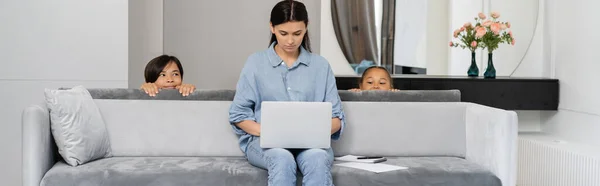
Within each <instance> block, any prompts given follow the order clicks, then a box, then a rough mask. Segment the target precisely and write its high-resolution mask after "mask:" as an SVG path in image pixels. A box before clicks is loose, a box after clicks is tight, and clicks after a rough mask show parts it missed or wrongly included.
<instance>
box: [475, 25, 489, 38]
mask: <svg viewBox="0 0 600 186" xmlns="http://www.w3.org/2000/svg"><path fill="white" fill-rule="evenodd" d="M485 32H486V30H485V28H483V27H477V29H476V30H475V37H476V38H481V37H483V36H484V35H485Z"/></svg>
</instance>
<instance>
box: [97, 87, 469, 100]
mask: <svg viewBox="0 0 600 186" xmlns="http://www.w3.org/2000/svg"><path fill="white" fill-rule="evenodd" d="M89 91H90V94H91V95H92V98H94V99H136V100H198V101H204V100H210V101H231V100H233V97H234V96H235V90H196V91H195V92H193V93H192V94H190V95H189V96H187V97H183V96H181V94H179V93H177V92H176V91H174V90H164V91H161V93H160V94H158V95H157V96H156V97H150V96H148V95H146V93H144V92H142V91H140V90H138V89H121V88H107V89H89ZM338 94H339V95H340V99H341V100H342V101H358V102H363V101H367V102H460V96H461V94H460V91H459V90H402V91H398V92H392V91H362V92H352V91H348V90H338Z"/></svg>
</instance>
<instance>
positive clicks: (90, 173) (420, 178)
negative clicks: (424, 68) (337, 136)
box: [41, 157, 501, 186]
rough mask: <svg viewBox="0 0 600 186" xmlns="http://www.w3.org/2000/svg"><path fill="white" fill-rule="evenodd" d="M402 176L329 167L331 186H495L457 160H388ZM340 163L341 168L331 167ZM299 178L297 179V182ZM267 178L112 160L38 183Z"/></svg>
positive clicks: (193, 163) (165, 183)
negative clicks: (403, 167) (331, 178)
mask: <svg viewBox="0 0 600 186" xmlns="http://www.w3.org/2000/svg"><path fill="white" fill-rule="evenodd" d="M388 159H389V160H388V161H387V162H385V163H386V164H393V165H399V166H408V167H410V168H409V169H407V170H400V171H393V172H385V173H379V174H376V173H372V172H367V171H363V170H359V169H352V168H347V167H340V166H334V167H333V169H332V171H333V173H332V174H333V179H334V183H335V185H343V186H353V185H373V186H376V185H382V186H383V185H405V186H411V185H430V186H441V185H444V186H471V185H472V186H481V185H486V186H500V185H501V184H500V180H499V179H498V178H497V177H496V176H494V175H493V174H492V173H491V172H489V171H487V170H485V169H483V168H481V167H479V166H477V165H475V164H473V163H470V162H468V161H466V160H464V159H461V158H452V157H392V158H388ZM336 163H341V162H336ZM300 179H301V178H299V180H300ZM266 182H267V172H266V171H265V170H262V169H259V168H256V167H253V166H252V165H250V164H249V163H248V162H247V161H246V160H245V159H244V158H242V157H113V158H107V159H102V160H98V161H94V162H90V163H88V164H85V165H82V166H78V167H70V166H68V165H66V164H65V163H64V162H59V163H57V164H56V165H54V167H53V168H52V169H50V170H49V171H48V172H47V173H46V175H45V176H44V178H43V179H42V183H41V185H42V186H53V185H86V186H95V185H107V186H110V185H140V186H142V185H145V186H159V185H160V186H170V185H211V186H212V185H261V186H264V185H267V183H266Z"/></svg>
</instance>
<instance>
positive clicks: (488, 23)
mask: <svg viewBox="0 0 600 186" xmlns="http://www.w3.org/2000/svg"><path fill="white" fill-rule="evenodd" d="M482 25H483V26H485V27H488V26H490V25H492V20H485V21H483V23H482Z"/></svg>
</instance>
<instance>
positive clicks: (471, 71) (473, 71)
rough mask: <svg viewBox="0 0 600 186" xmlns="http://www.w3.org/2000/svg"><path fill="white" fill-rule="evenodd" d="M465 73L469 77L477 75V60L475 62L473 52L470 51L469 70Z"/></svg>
mask: <svg viewBox="0 0 600 186" xmlns="http://www.w3.org/2000/svg"><path fill="white" fill-rule="evenodd" d="M467 75H469V76H471V77H477V76H479V68H477V62H475V52H471V66H470V67H469V71H467Z"/></svg>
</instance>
